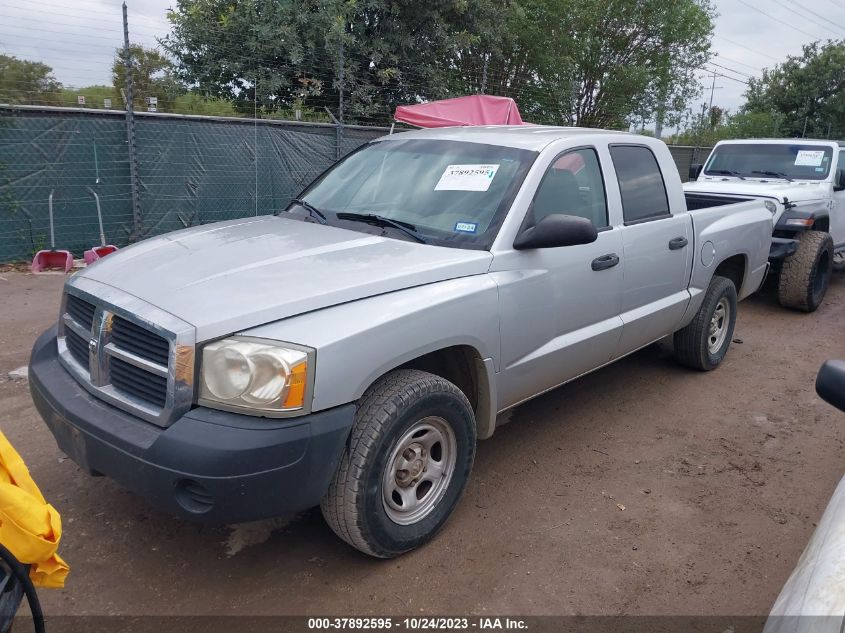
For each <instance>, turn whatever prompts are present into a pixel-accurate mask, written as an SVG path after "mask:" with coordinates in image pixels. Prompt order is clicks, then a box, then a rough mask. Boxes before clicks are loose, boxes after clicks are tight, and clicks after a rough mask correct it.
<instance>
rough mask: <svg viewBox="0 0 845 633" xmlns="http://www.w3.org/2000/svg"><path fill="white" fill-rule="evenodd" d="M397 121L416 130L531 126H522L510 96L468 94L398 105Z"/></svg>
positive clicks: (517, 109) (395, 116) (395, 115)
mask: <svg viewBox="0 0 845 633" xmlns="http://www.w3.org/2000/svg"><path fill="white" fill-rule="evenodd" d="M393 118H395V119H396V120H397V121H401V122H402V123H410V124H411V125H416V126H417V127H425V128H429V127H452V126H462V125H530V124H529V123H523V121H522V117H521V116H520V115H519V108H517V107H516V102H515V101H514V100H513V99H511V98H510V97H494V96H491V95H469V96H466V97H457V98H455V99H443V100H442V101H431V102H429V103H420V104H419V105H407V106H399V107H397V108H396V113H395V114H394V115H393Z"/></svg>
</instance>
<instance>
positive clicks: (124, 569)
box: [0, 271, 845, 615]
mask: <svg viewBox="0 0 845 633" xmlns="http://www.w3.org/2000/svg"><path fill="white" fill-rule="evenodd" d="M62 281H63V277H62V276H58V275H44V276H37V277H35V276H32V275H29V274H26V273H21V272H14V271H11V272H4V273H0V296H2V297H3V301H2V302H1V303H0V427H2V429H3V432H4V433H6V435H7V436H8V437H9V439H10V440H11V441H12V443H13V444H15V446H16V447H17V448H18V450H19V451H20V452H21V454H22V455H23V457H24V459H25V460H26V462H27V463H28V465H29V466H30V469H31V471H32V473H33V475H34V477H35V479H36V481H37V482H38V483H39V484H40V486H41V488H42V490H43V492H44V493H45V495H46V496H47V498H48V499H49V500H50V501H51V502H52V503H53V504H54V505H55V506H56V507H57V508H58V509H59V511H60V512H61V513H62V517H63V521H64V537H63V539H62V548H61V553H62V555H63V556H64V557H65V558H66V559H67V560H68V562H69V563H70V566H71V574H70V576H69V578H68V582H67V586H66V588H65V589H63V590H53V591H42V592H41V594H42V600H43V602H44V607H45V611H46V613H47V614H49V615H63V614H126V615H142V614H158V615H163V614H207V615H219V614H232V615H234V614H244V615H245V614H253V615H264V614H326V613H331V614H339V615H349V614H380V615H384V614H419V613H428V614H430V613H463V614H466V613H470V614H487V613H496V614H518V615H528V614H606V615H619V614H650V615H656V614H687V615H690V614H725V615H743V614H748V615H759V614H765V613H767V612H768V610H769V608H770V606H771V604H772V602H773V601H774V599H775V597H776V595H777V593H778V592H779V590H780V588H781V586H782V584H783V583H784V581H785V580H786V578H787V576H788V575H789V573H790V571H791V570H792V568H793V566H794V565H795V563H796V561H797V559H798V556H799V555H800V553H801V551H802V549H803V547H804V545H805V543H806V542H807V540H808V538H809V537H810V534H811V533H812V530H813V527H814V525H815V522H816V521H817V520H818V518H819V517H820V516H821V513H822V512H823V510H824V507H825V505H826V503H827V501H828V499H829V497H830V494H831V493H832V491H833V489H834V488H835V486H836V484H837V482H838V481H839V479H840V477H841V476H842V470H843V469H842V464H843V457H845V451H843V432H842V430H841V429H842V425H843V423H845V416H843V415H842V414H840V413H838V412H837V411H835V410H834V409H833V408H832V407H830V406H828V405H826V404H825V403H823V402H821V401H820V400H819V399H818V398H817V397H816V395H815V393H814V391H813V381H814V377H815V374H816V371H817V370H818V368H819V365H820V364H821V363H822V362H823V361H824V360H825V359H828V358H836V357H839V358H845V338H843V336H842V318H841V312H840V311H841V310H842V309H843V304H845V276H842V275H837V276H835V277H834V280H833V283H832V287H831V290H830V292H829V294H828V296H827V300H826V302H825V304H824V305H823V306H822V307H821V308H820V309H819V311H818V312H816V313H814V314H811V315H804V314H798V313H794V312H789V311H786V310H783V309H781V308H780V307H779V306H777V304H776V302H775V300H774V298H773V297H772V295H771V292H769V293H765V294H763V295H761V296H756V297H754V298H752V299H749V300H747V301H745V302H744V303H742V304H741V306H740V312H739V319H738V322H737V329H736V333H735V336H736V337H738V338H739V339H741V341H742V343H741V344H738V343H737V344H734V345H733V346H732V348H731V350H730V351H729V354H728V357H727V359H726V361H725V363H724V364H723V365H722V367H720V368H719V369H718V370H716V371H714V372H711V373H707V374H699V373H695V372H690V371H687V370H684V369H682V368H680V367H678V366H677V365H675V364H674V363H673V361H672V359H671V356H670V355H669V353H668V350H667V345H665V344H659V345H653V346H651V347H649V348H647V349H645V350H642V351H640V352H638V353H637V354H634V355H632V356H631V357H629V358H627V359H625V360H623V361H621V362H619V363H616V364H615V365H613V366H610V367H607V368H605V369H602V370H600V371H598V372H595V373H593V374H591V375H589V376H587V377H585V378H583V379H581V380H579V381H576V382H574V383H572V384H570V385H567V386H565V387H562V388H560V389H557V390H555V391H554V392H551V393H549V394H547V395H545V396H543V397H540V398H538V399H536V400H534V401H532V402H530V403H528V404H525V405H523V406H521V407H519V408H518V409H516V410H515V412H514V413H513V416H512V419H511V422H510V423H509V424H508V425H506V426H504V427H503V428H501V429H499V430H498V431H497V433H496V435H495V436H494V437H493V438H492V439H491V440H488V441H486V442H483V443H481V445H480V447H479V451H478V458H477V461H476V465H475V469H474V472H473V477H472V482H471V483H470V485H469V488H468V490H467V493H466V494H465V496H464V498H463V500H462V502H461V503H460V505H459V506H458V509H457V511H456V513H455V515H454V516H453V518H452V519H451V520H450V522H449V523H448V524H447V525H446V528H445V529H444V530H443V531H442V532H441V533H440V535H439V536H438V537H437V538H436V539H435V540H434V541H433V542H432V543H430V544H429V545H428V546H427V547H424V548H423V549H421V550H419V551H416V552H413V553H411V554H408V555H406V556H403V557H401V558H399V559H397V560H392V561H377V560H372V559H369V558H367V557H365V556H364V555H361V554H359V553H358V552H356V551H355V550H352V549H350V548H349V547H347V546H346V545H344V544H343V543H341V542H340V541H339V540H338V539H336V538H335V537H334V536H333V534H332V533H331V532H330V530H329V529H328V528H327V527H326V525H325V523H324V522H323V520H322V518H321V516H320V514H319V512H318V511H316V510H312V511H309V512H306V513H304V514H302V515H300V516H298V517H288V518H286V519H280V520H275V521H264V522H259V523H254V524H247V525H240V526H232V527H229V528H213V529H211V528H205V527H202V526H198V525H194V524H190V523H186V522H183V521H180V520H177V519H174V518H172V517H170V516H167V515H164V514H161V513H158V512H156V511H154V510H151V509H150V508H149V507H148V506H147V505H146V504H145V502H144V501H143V500H142V499H140V498H137V497H135V496H134V495H132V494H131V493H128V492H126V491H124V490H122V489H121V488H119V487H118V486H117V485H115V484H114V483H113V482H111V481H110V480H108V479H105V478H91V477H88V476H86V475H84V474H83V473H81V472H80V471H79V470H78V469H77V467H76V466H75V465H74V464H73V462H72V461H70V460H69V459H66V458H65V457H64V456H63V455H62V454H61V453H60V452H59V451H58V449H57V448H56V445H55V443H54V441H53V438H52V436H51V435H50V434H49V432H48V431H47V429H46V427H45V426H44V424H43V423H42V421H41V420H40V419H39V417H38V415H37V413H36V412H35V410H34V408H33V407H32V404H31V402H30V398H29V392H28V388H27V384H26V382H25V381H24V380H20V379H18V380H11V379H9V378H7V374H8V372H9V371H12V370H14V369H15V368H17V367H20V366H21V365H24V364H25V363H26V361H27V358H28V354H29V349H30V346H31V344H32V342H33V340H34V339H35V337H36V335H37V334H38V333H39V332H40V331H41V330H43V329H45V328H46V327H47V326H48V325H49V324H50V323H51V322H52V321H53V320H54V319H55V317H56V315H57V311H58V300H59V292H60V287H61V283H62Z"/></svg>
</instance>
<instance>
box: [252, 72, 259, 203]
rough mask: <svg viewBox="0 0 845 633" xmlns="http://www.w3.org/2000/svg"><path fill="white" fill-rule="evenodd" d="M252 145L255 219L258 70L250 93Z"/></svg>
mask: <svg viewBox="0 0 845 633" xmlns="http://www.w3.org/2000/svg"><path fill="white" fill-rule="evenodd" d="M252 145H253V151H254V152H255V154H254V161H253V167H254V171H255V217H258V69H257V68H256V69H255V86H254V89H253V93H252Z"/></svg>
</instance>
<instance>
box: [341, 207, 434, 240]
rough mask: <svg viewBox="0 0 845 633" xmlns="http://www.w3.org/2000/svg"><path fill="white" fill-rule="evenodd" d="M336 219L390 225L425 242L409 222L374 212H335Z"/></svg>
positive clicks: (383, 225)
mask: <svg viewBox="0 0 845 633" xmlns="http://www.w3.org/2000/svg"><path fill="white" fill-rule="evenodd" d="M337 219H338V220H349V221H350V222H366V223H367V224H374V225H376V226H381V227H391V228H394V229H397V230H399V231H402V232H403V233H404V234H405V235H409V236H410V237H412V238H414V239H415V240H417V241H418V242H420V243H422V244H427V242H426V240H425V238H424V237H423V236H422V235H420V234H419V233H418V232H417V227H415V226H414V225H413V224H411V223H410V222H403V221H402V220H393V219H391V218H387V217H385V216H383V215H377V214H375V213H347V212H341V213H338V214H337Z"/></svg>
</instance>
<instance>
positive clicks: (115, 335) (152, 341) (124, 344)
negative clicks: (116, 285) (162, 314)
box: [111, 316, 170, 367]
mask: <svg viewBox="0 0 845 633" xmlns="http://www.w3.org/2000/svg"><path fill="white" fill-rule="evenodd" d="M111 340H112V343H114V345H115V347H119V348H120V349H123V350H126V351H127V352H130V353H132V354H136V355H137V356H140V357H141V358H145V359H146V360H148V361H150V362H153V363H158V364H159V365H163V366H165V367H167V357H168V354H169V353H170V343H168V341H167V339H166V338H163V337H161V336H158V335H157V334H154V333H152V332H150V331H149V330H145V329H144V328H142V327H138V326H137V325H135V324H134V323H132V322H130V321H127V320H126V319H122V318H121V317H119V316H116V317H114V320H113V321H112V331H111Z"/></svg>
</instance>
